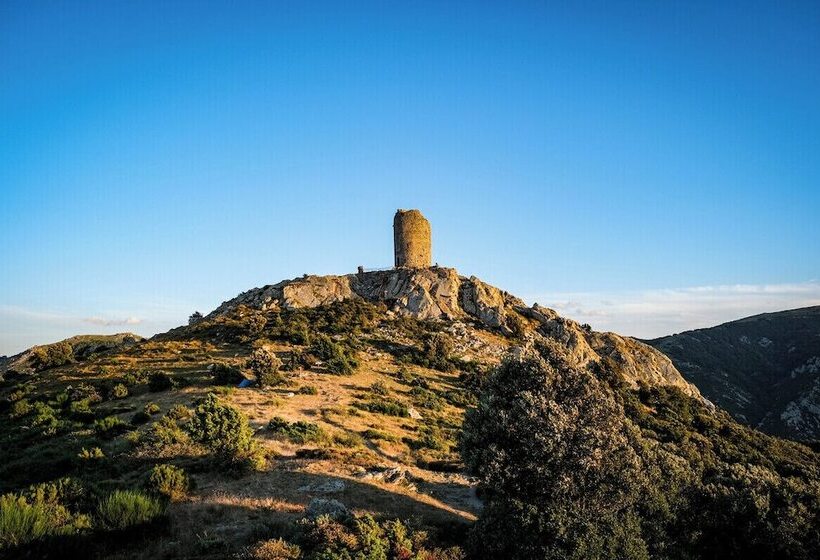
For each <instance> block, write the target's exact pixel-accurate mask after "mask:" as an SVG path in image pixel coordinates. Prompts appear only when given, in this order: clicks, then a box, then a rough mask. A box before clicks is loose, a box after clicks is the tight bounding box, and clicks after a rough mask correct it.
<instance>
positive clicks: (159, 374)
mask: <svg viewBox="0 0 820 560" xmlns="http://www.w3.org/2000/svg"><path fill="white" fill-rule="evenodd" d="M173 388H174V380H173V379H171V376H170V375H168V374H167V373H165V372H164V371H155V372H153V373H152V374H151V375H150V376H149V377H148V389H149V390H150V391H151V392H153V393H158V392H160V391H167V390H169V389H173Z"/></svg>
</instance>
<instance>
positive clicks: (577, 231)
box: [0, 0, 820, 354]
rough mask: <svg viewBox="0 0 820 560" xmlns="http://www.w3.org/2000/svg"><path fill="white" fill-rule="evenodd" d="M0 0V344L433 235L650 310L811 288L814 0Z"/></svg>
mask: <svg viewBox="0 0 820 560" xmlns="http://www.w3.org/2000/svg"><path fill="white" fill-rule="evenodd" d="M714 4H716V3H713V2H680V3H676V2H624V3H620V2H577V3H571V5H566V3H563V2H561V3H542V2H503V3H502V2H472V3H466V2H411V3H408V2H372V3H369V2H335V3H324V2H221V3H220V2H190V3H187V2H155V3H148V2H123V1H115V2H110V1H105V2H25V1H14V0H6V1H4V2H2V3H0V190H1V191H2V205H0V223H1V224H2V226H0V253H1V254H2V256H1V258H2V263H3V269H2V274H0V354H3V353H12V352H16V351H19V350H21V349H23V348H25V347H27V346H29V345H31V344H34V343H43V342H48V341H53V340H57V339H60V338H63V337H65V336H68V335H71V334H76V333H79V332H116V331H122V330H132V331H135V332H139V333H141V334H145V335H148V334H153V333H156V332H160V331H164V330H166V329H168V328H170V327H172V326H175V325H178V324H180V323H182V322H184V321H185V319H186V318H187V316H188V315H189V314H190V313H191V312H192V311H193V310H196V309H198V310H201V311H203V312H207V311H210V310H211V309H213V308H214V307H216V306H217V305H218V304H219V303H220V302H221V301H223V300H225V299H228V298H230V297H233V296H234V295H235V294H237V293H238V292H241V291H243V290H246V289H248V288H250V287H253V286H258V285H263V284H267V283H273V282H276V281H278V280H280V279H283V278H289V277H294V276H298V275H301V274H303V273H306V272H310V273H317V274H326V273H346V272H352V271H355V269H356V266H357V265H359V264H362V265H365V266H368V267H381V266H389V265H390V264H391V263H392V231H391V225H392V215H393V212H394V211H395V209H396V208H419V209H421V210H422V211H423V212H424V213H425V214H426V215H427V216H428V218H429V219H430V221H431V222H432V226H433V235H434V259H435V260H436V261H438V262H439V263H441V264H442V265H448V266H454V267H456V268H458V269H459V271H461V272H462V273H464V274H467V275H472V274H474V275H476V276H478V277H480V278H482V279H484V280H486V281H488V282H491V283H493V284H495V285H498V286H500V287H503V288H504V289H506V290H508V291H510V292H512V293H515V294H517V295H520V296H522V297H524V298H525V299H527V300H528V301H530V302H532V301H538V302H539V303H542V304H546V305H552V306H554V307H556V308H557V309H559V310H561V311H562V312H564V313H566V314H567V315H569V316H571V317H574V318H577V319H579V320H583V321H585V322H590V323H591V324H592V325H593V326H594V327H596V328H602V329H603V328H606V329H614V330H618V331H619V332H622V333H624V334H630V335H636V336H655V335H661V334H668V333H670V332H676V331H680V330H683V329H685V328H691V327H701V326H709V325H712V324H715V323H718V322H721V321H725V320H730V319H734V318H738V317H741V316H744V315H749V314H752V313H756V312H760V311H766V310H774V309H785V308H789V307H797V306H801V305H810V304H820V284H819V283H818V280H820V228H819V227H818V211H820V4H818V3H817V2H805V3H801V2H747V1H744V2H736V3H735V2H721V3H717V4H719V5H714Z"/></svg>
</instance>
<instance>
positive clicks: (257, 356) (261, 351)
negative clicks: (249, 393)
mask: <svg viewBox="0 0 820 560" xmlns="http://www.w3.org/2000/svg"><path fill="white" fill-rule="evenodd" d="M247 366H248V369H250V370H251V372H253V374H254V375H255V376H256V383H257V385H259V386H260V387H273V386H275V385H281V384H282V383H284V382H285V377H284V376H283V375H282V374H281V373H279V368H280V367H282V360H280V359H279V358H278V357H277V356H276V354H275V353H274V352H273V351H272V350H270V349H269V348H257V349H256V350H254V351H253V353H252V354H251V357H250V358H249V359H248V363H247Z"/></svg>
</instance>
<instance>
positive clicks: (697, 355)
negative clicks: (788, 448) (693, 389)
mask: <svg viewBox="0 0 820 560" xmlns="http://www.w3.org/2000/svg"><path fill="white" fill-rule="evenodd" d="M647 342H648V343H649V344H651V345H652V346H654V347H655V348H657V349H658V350H661V351H662V352H664V353H665V354H666V355H668V356H669V357H670V358H672V361H673V362H674V363H675V366H676V367H677V368H678V370H680V372H681V373H682V374H683V375H684V377H685V378H686V379H687V380H688V381H690V382H692V383H694V384H695V385H697V387H698V388H699V389H700V390H701V392H702V393H703V395H704V396H705V397H706V398H708V399H710V400H711V401H712V402H714V403H715V404H717V405H719V406H720V407H722V408H724V409H725V410H727V411H728V412H730V413H731V414H732V415H733V416H734V417H735V418H737V419H738V420H740V421H742V422H744V423H746V424H749V425H751V426H755V427H758V428H760V429H761V430H764V431H767V432H769V433H772V434H776V435H786V436H789V437H795V438H800V439H817V438H820V306H817V307H806V308H803V309H794V310H791V311H782V312H778V313H764V314H762V315H755V316H753V317H747V318H745V319H740V320H738V321H732V322H729V323H725V324H723V325H719V326H716V327H712V328H708V329H698V330H694V331H687V332H683V333H680V334H676V335H672V336H666V337H662V338H657V339H655V340H650V341H647Z"/></svg>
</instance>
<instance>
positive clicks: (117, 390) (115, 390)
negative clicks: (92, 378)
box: [111, 383, 128, 399]
mask: <svg viewBox="0 0 820 560" xmlns="http://www.w3.org/2000/svg"><path fill="white" fill-rule="evenodd" d="M127 396H128V387H126V386H125V384H123V383H117V384H116V385H114V386H113V387H112V388H111V398H112V399H124V398H125V397H127Z"/></svg>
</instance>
